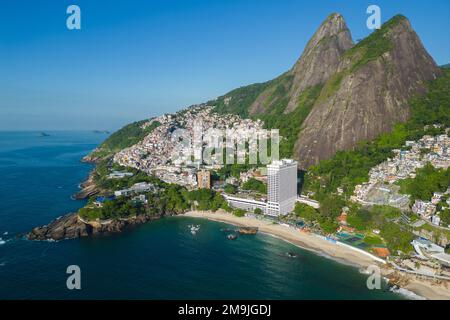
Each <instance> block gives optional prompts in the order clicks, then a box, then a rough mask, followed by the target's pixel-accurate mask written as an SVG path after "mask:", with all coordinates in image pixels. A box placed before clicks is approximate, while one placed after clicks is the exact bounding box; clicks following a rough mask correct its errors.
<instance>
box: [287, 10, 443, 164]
mask: <svg viewBox="0 0 450 320" xmlns="http://www.w3.org/2000/svg"><path fill="white" fill-rule="evenodd" d="M439 74H440V70H439V68H438V67H437V66H436V64H435V62H434V61H433V59H432V58H431V57H430V55H429V54H428V53H427V52H426V50H425V48H424V47H423V45H422V43H421V41H420V39H419V37H418V36H417V34H416V33H415V32H414V30H413V29H412V28H411V25H410V23H409V21H408V20H407V19H406V18H405V17H403V16H396V17H394V18H393V19H391V20H390V21H389V22H387V23H386V24H384V25H383V27H382V28H381V29H380V30H377V31H375V32H374V33H372V34H371V35H370V36H369V37H367V38H366V39H364V40H363V41H361V42H360V43H359V44H358V45H356V46H355V47H353V48H352V49H350V50H348V51H347V52H346V53H345V54H344V56H343V58H342V59H341V62H340V63H339V66H338V68H337V72H336V73H335V74H334V75H333V76H332V77H331V78H330V79H329V80H328V81H327V82H326V83H325V85H324V88H323V90H322V92H321V94H320V96H319V98H318V99H317V101H316V103H315V105H314V107H313V109H312V111H311V113H310V114H309V116H308V118H307V119H306V120H305V121H304V123H303V125H302V127H301V134H300V136H299V139H298V141H297V143H296V145H295V150H294V155H295V156H296V157H297V158H298V159H299V160H300V163H301V165H302V166H303V167H308V166H309V165H311V164H315V163H317V162H318V161H319V160H322V159H327V158H329V157H330V156H332V155H334V154H335V153H336V152H337V151H339V150H348V149H351V148H353V147H355V146H356V145H357V144H358V142H359V141H362V140H372V139H374V138H375V137H377V136H378V135H379V134H381V133H384V132H389V131H390V130H392V128H393V125H394V124H395V123H397V122H405V121H406V120H407V119H408V117H409V105H408V100H409V99H410V98H411V97H412V96H413V95H414V94H416V93H423V92H424V89H425V84H426V81H428V80H432V79H435V78H436V77H437V76H438V75H439Z"/></svg>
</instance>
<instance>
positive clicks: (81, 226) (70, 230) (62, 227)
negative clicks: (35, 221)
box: [26, 213, 93, 240]
mask: <svg viewBox="0 0 450 320" xmlns="http://www.w3.org/2000/svg"><path fill="white" fill-rule="evenodd" d="M92 229H93V228H92V226H91V225H89V224H85V223H83V222H81V221H79V220H78V215H77V214H75V213H71V214H68V215H65V216H63V217H60V218H57V219H56V220H54V221H52V222H51V223H50V224H48V225H46V226H42V227H36V228H34V229H33V230H31V232H30V233H28V234H27V235H26V237H27V238H28V239H29V240H63V239H73V238H79V237H83V236H88V235H90V234H92Z"/></svg>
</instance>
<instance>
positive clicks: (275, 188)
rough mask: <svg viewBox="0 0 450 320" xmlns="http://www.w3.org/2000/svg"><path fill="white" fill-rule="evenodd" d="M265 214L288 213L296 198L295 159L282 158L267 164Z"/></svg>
mask: <svg viewBox="0 0 450 320" xmlns="http://www.w3.org/2000/svg"><path fill="white" fill-rule="evenodd" d="M267 183H268V194H267V214H268V215H271V216H279V215H284V214H288V213H289V212H291V211H292V210H294V207H295V201H296V199H297V161H294V160H290V159H283V160H280V161H274V162H272V163H271V164H270V165H268V166H267Z"/></svg>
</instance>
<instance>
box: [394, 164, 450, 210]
mask: <svg viewBox="0 0 450 320" xmlns="http://www.w3.org/2000/svg"><path fill="white" fill-rule="evenodd" d="M398 185H400V192H401V193H405V194H409V195H411V198H410V199H411V201H412V203H414V201H415V200H416V199H420V200H425V201H430V199H431V197H432V196H433V193H434V192H445V191H446V190H447V188H448V187H449V186H450V168H447V169H446V170H445V169H436V168H434V167H433V166H432V165H431V164H430V163H428V164H427V165H425V167H423V168H421V169H418V170H416V177H415V178H414V179H413V178H408V179H405V180H400V181H399V182H398Z"/></svg>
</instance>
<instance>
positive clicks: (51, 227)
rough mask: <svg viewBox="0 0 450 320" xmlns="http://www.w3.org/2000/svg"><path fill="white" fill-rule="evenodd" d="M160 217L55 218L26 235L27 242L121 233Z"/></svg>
mask: <svg viewBox="0 0 450 320" xmlns="http://www.w3.org/2000/svg"><path fill="white" fill-rule="evenodd" d="M159 218H161V215H152V216H148V215H140V216H137V217H132V218H129V219H116V220H108V221H104V222H85V221H83V220H82V219H80V218H79V217H78V214H76V213H71V214H68V215H65V216H63V217H60V218H57V219H55V220H54V221H52V222H51V223H50V224H48V225H46V226H42V227H36V228H34V229H33V230H31V232H29V233H28V234H27V235H26V238H27V239H29V240H56V241H58V240H64V239H75V238H82V237H89V236H98V235H103V234H112V233H120V232H123V231H124V230H125V229H126V228H129V227H132V226H137V225H141V224H144V223H147V222H149V221H153V220H157V219H159Z"/></svg>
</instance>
